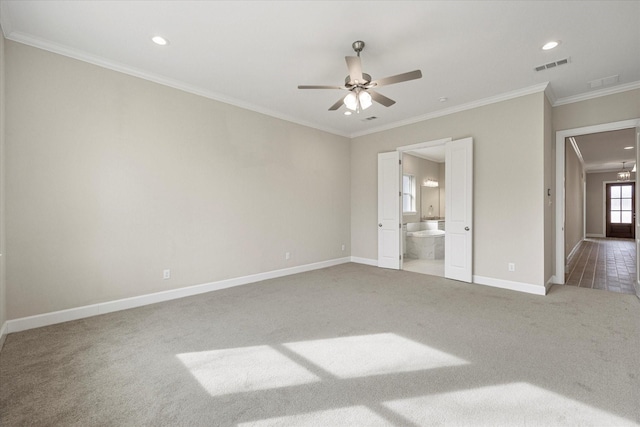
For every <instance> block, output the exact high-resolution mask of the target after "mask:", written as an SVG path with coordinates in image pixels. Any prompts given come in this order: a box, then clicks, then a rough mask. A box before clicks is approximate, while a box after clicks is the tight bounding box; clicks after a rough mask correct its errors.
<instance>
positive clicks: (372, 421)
mask: <svg viewBox="0 0 640 427" xmlns="http://www.w3.org/2000/svg"><path fill="white" fill-rule="evenodd" d="M388 425H389V422H388V421H386V420H385V419H384V418H381V417H380V416H378V415H376V414H375V413H374V412H373V411H371V410H370V409H368V408H366V407H364V406H351V407H348V408H338V409H329V410H326V411H317V412H308V413H305V414H299V415H290V416H285V417H276V418H268V419H265V420H258V421H251V422H248V423H240V424H238V427H249V426H251V427H266V426H296V427H300V426H332V427H342V426H344V427H352V426H367V427H373V426H388Z"/></svg>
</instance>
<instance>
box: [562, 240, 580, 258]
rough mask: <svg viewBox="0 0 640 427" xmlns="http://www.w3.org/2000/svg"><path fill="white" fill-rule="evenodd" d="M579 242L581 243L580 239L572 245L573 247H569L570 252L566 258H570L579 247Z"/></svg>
mask: <svg viewBox="0 0 640 427" xmlns="http://www.w3.org/2000/svg"><path fill="white" fill-rule="evenodd" d="M581 244H582V240H580V241H579V242H578V243H576V245H575V246H574V247H573V249H571V252H569V255H567V258H566V259H567V260H570V259H571V257H572V256H573V254H574V253H575V252H576V251H577V250H578V248H579V247H580V245H581ZM567 262H568V261H567Z"/></svg>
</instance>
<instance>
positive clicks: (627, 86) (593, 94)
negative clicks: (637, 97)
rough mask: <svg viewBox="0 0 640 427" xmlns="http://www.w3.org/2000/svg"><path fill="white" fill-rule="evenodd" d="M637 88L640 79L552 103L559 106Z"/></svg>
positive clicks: (639, 87) (638, 87) (639, 86)
mask: <svg viewBox="0 0 640 427" xmlns="http://www.w3.org/2000/svg"><path fill="white" fill-rule="evenodd" d="M635 89H640V81H637V82H631V83H626V84H623V85H617V86H613V87H610V88H606V89H600V90H596V91H593V92H588V93H582V94H580V95H574V96H567V97H566V98H560V99H556V100H555V102H553V103H552V104H551V105H552V106H553V107H557V106H558V105H565V104H573V103H574V102H580V101H586V100H589V99H593V98H600V97H601V96H607V95H613V94H616V93H621V92H627V91H630V90H635Z"/></svg>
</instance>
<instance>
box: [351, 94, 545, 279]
mask: <svg viewBox="0 0 640 427" xmlns="http://www.w3.org/2000/svg"><path fill="white" fill-rule="evenodd" d="M543 133H544V94H543V93H542V92H541V93H536V94H532V95H527V96H523V97H520V98H516V99H511V100H508V101H503V102H500V103H496V104H492V105H487V106H484V107H479V108H475V109H473V110H468V111H463V112H459V113H455V114H451V115H448V116H444V117H439V118H435V119H432V120H426V121H422V122H419V123H415V124H412V125H407V126H402V127H399V128H395V129H391V130H388V131H384V132H379V133H376V134H372V135H366V136H362V137H357V138H354V139H353V140H352V142H351V194H352V203H351V243H352V255H353V256H356V257H362V258H367V259H377V227H376V225H377V202H376V200H377V166H376V165H377V155H378V153H381V152H386V151H392V150H394V149H395V148H396V147H398V146H403V145H410V144H415V143H419V142H425V141H432V140H436V139H441V138H446V137H452V138H453V139H460V138H464V137H469V136H470V137H473V139H474V225H473V227H474V228H473V229H474V268H473V274H474V275H478V276H483V277H490V278H495V279H503V280H510V281H515V282H523V283H529V284H535V285H540V286H542V285H544V282H545V280H544V272H545V269H544V203H543V200H542V198H541V197H540V194H541V193H543V190H544V189H543V187H544V184H545V182H544V152H543V141H544V135H543ZM514 236H517V238H514ZM522 242H526V244H522ZM510 262H513V263H515V264H516V271H515V272H509V271H508V269H507V266H508V263H510Z"/></svg>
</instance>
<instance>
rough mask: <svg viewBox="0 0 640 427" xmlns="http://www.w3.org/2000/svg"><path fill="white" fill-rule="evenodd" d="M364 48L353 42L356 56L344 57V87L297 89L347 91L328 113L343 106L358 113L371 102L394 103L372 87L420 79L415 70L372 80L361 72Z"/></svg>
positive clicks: (390, 104) (320, 86)
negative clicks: (345, 72)
mask: <svg viewBox="0 0 640 427" xmlns="http://www.w3.org/2000/svg"><path fill="white" fill-rule="evenodd" d="M364 46H365V43H364V42H363V41H361V40H357V41H355V42H353V44H352V45H351V47H353V50H354V51H355V52H356V54H357V55H358V56H345V60H346V62H347V68H348V70H349V75H348V76H347V77H345V79H344V86H323V85H300V86H298V89H342V90H347V91H349V93H348V94H347V96H345V97H343V98H340V99H339V100H338V102H336V103H335V104H333V105H332V106H331V107H329V111H335V110H337V109H339V108H340V107H341V106H342V105H344V106H345V107H347V108H348V109H349V110H352V111H355V112H356V113H359V112H360V111H362V110H366V109H367V108H369V107H370V106H371V105H373V101H375V102H377V103H379V104H382V105H384V106H385V107H390V106H392V105H393V104H395V103H396V102H395V101H394V100H392V99H390V98H387V97H386V96H384V95H382V94H380V93H378V92H376V91H374V90H373V88H374V87H375V88H379V87H382V86H385V85H386V86H388V85H391V84H395V83H402V82H406V81H409V80H415V79H419V78H421V77H422V72H421V71H420V70H415V71H410V72H408V73H403V74H398V75H395V76H390V77H385V78H382V79H378V80H372V79H371V76H370V75H369V74H367V73H363V72H362V63H361V61H360V52H362V50H363V49H364Z"/></svg>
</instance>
